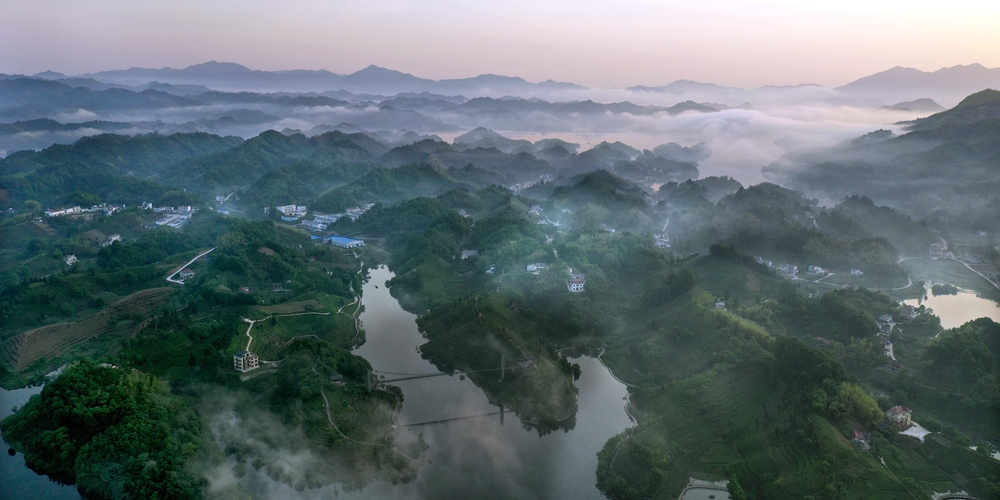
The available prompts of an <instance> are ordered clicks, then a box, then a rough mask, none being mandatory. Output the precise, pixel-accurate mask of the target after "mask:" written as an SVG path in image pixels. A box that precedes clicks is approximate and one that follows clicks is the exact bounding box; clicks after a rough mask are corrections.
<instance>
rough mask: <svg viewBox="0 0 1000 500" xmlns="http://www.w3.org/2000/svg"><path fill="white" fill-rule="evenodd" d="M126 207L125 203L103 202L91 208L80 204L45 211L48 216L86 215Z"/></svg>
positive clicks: (109, 211) (106, 212) (110, 211)
mask: <svg viewBox="0 0 1000 500" xmlns="http://www.w3.org/2000/svg"><path fill="white" fill-rule="evenodd" d="M124 208H125V205H108V204H107V203H101V204H100V205H94V206H92V207H90V208H80V206H79V205H77V206H73V207H69V208H56V209H49V210H46V211H45V216H46V217H65V216H74V215H85V214H97V213H102V214H104V215H111V214H113V213H115V212H117V211H119V210H122V209H124Z"/></svg>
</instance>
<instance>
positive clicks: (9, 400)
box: [0, 385, 80, 500]
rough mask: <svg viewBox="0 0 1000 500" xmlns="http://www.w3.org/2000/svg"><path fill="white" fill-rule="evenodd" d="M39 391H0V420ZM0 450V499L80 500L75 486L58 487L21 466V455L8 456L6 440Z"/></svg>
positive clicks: (40, 390)
mask: <svg viewBox="0 0 1000 500" xmlns="http://www.w3.org/2000/svg"><path fill="white" fill-rule="evenodd" d="M40 392H42V386H40V385H38V386H34V387H24V388H22V389H15V390H12V391H8V390H6V389H3V388H0V420H3V419H5V418H7V417H8V416H10V415H12V414H13V413H14V410H13V408H14V407H15V406H17V407H21V406H23V405H24V403H27V402H28V398H30V397H31V396H32V395H34V394H38V393H40ZM2 447H3V449H2V450H0V498H2V499H11V500H14V499H16V500H35V499H37V500H49V499H51V500H70V499H74V500H75V499H78V498H80V494H79V493H77V491H76V486H65V485H61V484H58V483H56V482H54V481H52V480H51V479H49V478H48V476H42V475H39V474H36V473H35V471H33V470H31V469H29V468H28V467H27V466H26V465H24V455H23V454H21V453H18V454H17V455H15V456H13V457H12V456H10V455H9V454H8V453H7V450H8V449H9V448H10V446H9V445H8V444H7V441H3V443H2Z"/></svg>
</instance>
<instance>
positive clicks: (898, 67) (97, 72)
mask: <svg viewBox="0 0 1000 500" xmlns="http://www.w3.org/2000/svg"><path fill="white" fill-rule="evenodd" d="M210 64H217V65H220V66H224V65H236V66H240V67H242V68H245V69H248V70H250V71H254V72H270V73H287V72H292V71H313V72H322V71H325V72H328V73H331V74H334V75H340V76H347V75H352V74H355V73H360V72H362V71H365V70H368V69H381V70H387V71H392V72H396V73H402V74H406V75H409V76H413V77H416V78H420V79H424V80H431V81H445V80H464V79H473V78H479V77H483V76H500V77H507V78H521V79H523V80H525V81H527V82H528V83H545V82H553V83H561V84H575V85H581V86H583V87H585V88H588V89H594V90H620V89H625V88H627V87H633V86H634V87H660V86H666V85H669V84H672V83H677V82H692V83H702V84H715V85H720V86H723V87H730V88H734V89H743V90H753V89H758V88H761V87H769V86H778V87H805V86H818V87H830V88H836V87H839V86H842V85H846V84H849V83H853V82H855V81H857V80H860V79H862V78H866V77H869V76H873V75H877V74H881V73H885V72H888V71H892V70H917V71H920V72H923V73H928V74H929V73H935V72H937V71H941V70H948V69H955V68H968V67H980V68H984V69H987V70H995V69H1000V66H997V67H989V66H988V65H985V64H982V63H979V62H971V63H968V64H956V65H952V66H942V67H940V68H937V69H923V68H914V67H911V66H901V65H896V66H892V67H889V68H885V69H882V70H878V71H875V72H873V73H868V74H864V75H860V76H857V77H855V78H853V79H851V80H849V81H847V82H843V83H841V84H837V85H826V84H822V83H815V82H799V83H788V84H775V83H764V84H761V85H757V86H749V87H744V86H739V85H726V84H721V83H719V82H715V81H708V80H694V79H691V78H685V77H680V78H677V79H674V80H671V81H666V82H660V83H634V84H629V85H622V86H617V87H591V86H587V85H582V84H580V83H579V82H575V81H570V80H558V79H555V78H545V79H537V80H533V79H528V78H525V77H523V76H521V75H518V74H504V73H496V72H486V73H478V74H475V75H465V76H456V77H449V78H433V77H428V76H423V75H420V74H416V73H409V72H406V71H402V70H399V69H396V68H392V67H385V66H380V65H378V64H369V65H366V66H364V67H361V68H359V69H356V70H353V71H346V72H337V71H333V70H330V69H327V68H315V69H314V68H285V69H259V68H255V67H251V66H248V65H246V64H243V63H241V62H235V61H219V60H215V59H212V60H208V61H203V62H197V63H191V64H186V65H180V66H157V67H154V66H130V67H127V68H107V69H99V70H95V71H87V72H80V73H66V72H62V71H57V70H53V69H45V70H41V71H36V72H33V73H30V74H29V73H20V75H22V76H25V77H37V76H38V75H42V74H45V73H56V74H59V75H62V76H65V77H70V78H76V77H92V76H96V75H100V74H102V73H111V72H119V71H130V70H154V71H158V70H186V69H190V68H194V67H198V66H206V65H210ZM0 73H2V71H0ZM8 74H13V75H17V74H18V73H8Z"/></svg>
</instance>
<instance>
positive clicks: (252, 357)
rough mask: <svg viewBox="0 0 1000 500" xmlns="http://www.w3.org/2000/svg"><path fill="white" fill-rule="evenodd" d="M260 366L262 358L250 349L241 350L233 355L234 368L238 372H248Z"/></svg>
mask: <svg viewBox="0 0 1000 500" xmlns="http://www.w3.org/2000/svg"><path fill="white" fill-rule="evenodd" d="M259 366H260V358H258V357H257V355H256V354H254V353H252V352H250V351H241V352H238V353H236V354H235V355H234V356H233V368H235V369H236V371H238V372H242V373H246V372H248V371H250V370H254V369H256V368H257V367H259Z"/></svg>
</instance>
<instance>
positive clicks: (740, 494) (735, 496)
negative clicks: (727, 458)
mask: <svg viewBox="0 0 1000 500" xmlns="http://www.w3.org/2000/svg"><path fill="white" fill-rule="evenodd" d="M726 489H727V490H729V498H731V499H732V500H747V493H746V492H745V491H743V487H742V486H740V481H739V479H737V478H736V474H730V475H729V484H727V485H726Z"/></svg>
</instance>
